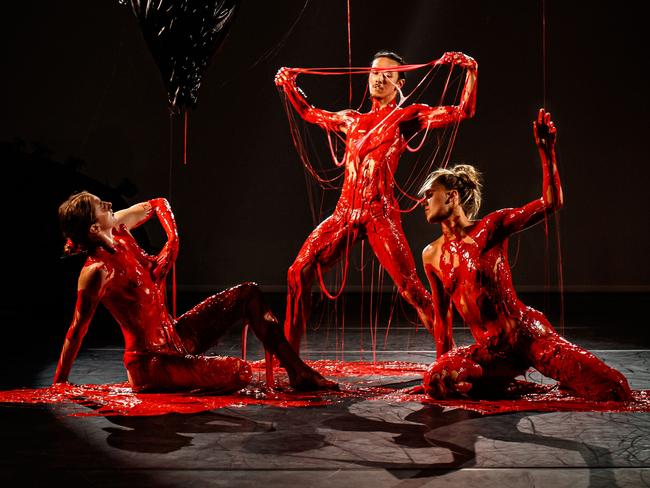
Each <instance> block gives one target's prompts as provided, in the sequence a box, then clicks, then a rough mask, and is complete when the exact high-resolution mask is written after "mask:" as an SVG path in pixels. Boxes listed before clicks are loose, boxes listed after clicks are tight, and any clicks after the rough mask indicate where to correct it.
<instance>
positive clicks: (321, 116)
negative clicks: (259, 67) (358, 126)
mask: <svg viewBox="0 0 650 488" xmlns="http://www.w3.org/2000/svg"><path fill="white" fill-rule="evenodd" d="M297 76H298V72H296V70H294V69H292V68H280V70H279V71H278V73H277V74H276V75H275V84H276V85H277V86H279V87H280V88H282V90H283V91H284V93H285V95H286V96H287V98H288V99H289V102H290V103H291V105H293V108H295V109H296V111H297V112H298V114H299V115H300V117H302V118H303V119H304V120H305V121H307V122H309V123H311V124H317V125H319V126H321V127H322V128H324V129H327V130H333V131H339V132H346V131H347V129H348V127H349V125H350V124H351V122H352V117H353V114H354V113H355V112H354V111H353V110H342V111H340V112H329V111H327V110H322V109H319V108H316V107H314V106H312V105H311V104H310V103H309V102H307V99H306V98H305V95H304V93H303V91H302V90H301V89H300V88H298V85H296V78H297Z"/></svg>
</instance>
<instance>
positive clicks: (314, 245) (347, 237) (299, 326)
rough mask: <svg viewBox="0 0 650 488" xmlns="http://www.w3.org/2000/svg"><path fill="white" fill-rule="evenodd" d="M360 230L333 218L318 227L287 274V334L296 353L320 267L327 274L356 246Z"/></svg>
mask: <svg viewBox="0 0 650 488" xmlns="http://www.w3.org/2000/svg"><path fill="white" fill-rule="evenodd" d="M357 236H358V231H357V230H356V229H352V228H351V226H350V224H349V222H347V221H345V220H344V219H342V218H340V217H338V216H336V215H332V216H331V217H329V218H327V219H325V220H324V221H323V222H321V224H320V225H319V226H318V227H316V229H314V230H313V231H312V233H311V234H310V235H309V237H308V238H307V240H306V241H305V243H304V244H303V246H302V248H301V249H300V252H299V253H298V256H297V257H296V260H295V261H294V262H293V264H292V265H291V267H290V268H289V271H288V273H287V284H288V286H287V312H286V317H285V322H284V334H285V336H286V337H287V340H288V341H289V343H290V344H291V346H292V347H293V348H294V350H295V351H296V352H298V351H299V350H300V341H301V339H302V336H303V334H304V333H305V330H306V326H307V321H308V320H309V314H310V312H311V285H312V283H313V281H314V277H315V276H316V267H317V265H318V264H320V266H321V270H322V271H323V272H325V270H327V269H328V268H330V267H331V266H333V265H334V264H335V263H336V262H337V261H338V260H339V259H341V257H342V256H343V257H345V256H344V255H345V253H346V248H348V249H350V248H352V246H353V245H354V243H355V241H356V239H357Z"/></svg>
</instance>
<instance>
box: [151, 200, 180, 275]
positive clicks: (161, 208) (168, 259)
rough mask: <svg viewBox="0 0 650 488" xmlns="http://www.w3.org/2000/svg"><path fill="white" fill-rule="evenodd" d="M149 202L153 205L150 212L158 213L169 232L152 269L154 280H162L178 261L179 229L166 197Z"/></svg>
mask: <svg viewBox="0 0 650 488" xmlns="http://www.w3.org/2000/svg"><path fill="white" fill-rule="evenodd" d="M147 203H148V204H149V205H151V211H150V214H153V213H154V212H155V213H156V215H157V216H158V220H159V221H160V225H162V227H163V229H164V231H165V234H167V242H166V243H165V245H164V246H163V248H162V250H161V251H160V252H159V253H158V255H157V256H156V262H155V265H154V268H153V270H152V274H153V278H154V280H156V281H158V282H160V281H163V280H164V279H165V277H166V276H167V273H169V270H170V269H171V268H172V266H173V264H174V263H175V262H176V257H177V256H178V229H177V228H176V221H175V220H174V214H173V212H172V209H171V207H170V205H169V202H168V201H167V200H166V199H164V198H156V199H154V200H149V202H147Z"/></svg>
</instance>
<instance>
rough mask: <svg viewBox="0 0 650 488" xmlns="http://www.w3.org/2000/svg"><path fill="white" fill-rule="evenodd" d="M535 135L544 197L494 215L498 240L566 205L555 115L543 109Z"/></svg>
mask: <svg viewBox="0 0 650 488" xmlns="http://www.w3.org/2000/svg"><path fill="white" fill-rule="evenodd" d="M533 134H534V137H535V143H536V144H537V149H538V150H539V157H540V161H541V163H542V196H541V197H540V198H538V199H536V200H533V201H532V202H530V203H528V204H526V205H524V206H523V207H519V208H507V209H503V210H499V211H497V212H495V213H494V214H493V218H494V228H495V232H494V237H495V238H496V239H498V240H501V239H503V238H506V237H508V236H509V235H511V234H514V233H515V232H519V231H521V230H524V229H526V228H528V227H530V226H532V225H535V224H537V223H538V222H541V221H542V220H543V219H544V215H548V214H552V213H554V212H556V211H557V210H559V209H560V208H562V206H563V205H564V196H563V193H562V186H561V184H560V174H559V172H558V169H557V159H556V154H555V140H556V136H557V131H556V129H555V124H553V121H552V120H551V114H550V113H548V112H546V111H545V110H544V109H543V108H542V109H540V110H539V114H538V116H537V120H536V121H534V122H533Z"/></svg>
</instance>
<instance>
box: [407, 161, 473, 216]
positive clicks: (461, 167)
mask: <svg viewBox="0 0 650 488" xmlns="http://www.w3.org/2000/svg"><path fill="white" fill-rule="evenodd" d="M434 183H438V184H440V185H442V186H444V187H445V188H446V189H447V190H456V191H457V192H458V196H459V198H460V205H461V207H463V211H464V212H465V215H467V217H468V218H469V219H473V218H474V217H475V216H476V214H477V213H478V210H479V208H481V188H482V187H483V181H482V178H481V173H480V172H479V171H478V170H477V169H476V168H475V167H474V166H471V165H469V164H457V165H456V166H454V167H452V168H438V169H437V170H435V171H434V172H432V173H430V174H429V176H427V178H426V180H424V183H423V184H422V187H421V188H420V191H419V192H418V194H419V195H420V196H421V197H422V196H424V194H425V193H426V191H427V190H428V189H429V188H431V186H432V185H433V184H434Z"/></svg>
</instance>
